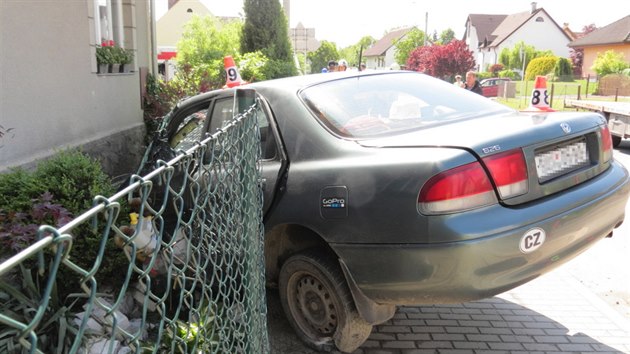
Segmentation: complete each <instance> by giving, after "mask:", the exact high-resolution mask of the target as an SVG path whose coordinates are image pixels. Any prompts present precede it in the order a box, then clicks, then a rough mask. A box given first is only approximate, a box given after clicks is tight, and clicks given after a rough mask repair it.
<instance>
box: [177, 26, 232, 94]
mask: <svg viewBox="0 0 630 354" xmlns="http://www.w3.org/2000/svg"><path fill="white" fill-rule="evenodd" d="M240 33H241V23H240V22H237V21H233V22H229V23H226V24H223V25H221V24H220V23H219V22H218V21H217V20H216V19H215V18H214V17H212V16H204V17H199V16H196V15H195V16H193V17H192V18H191V19H190V21H188V22H187V23H186V24H185V25H184V31H183V33H182V38H181V39H180V40H179V42H177V67H178V70H177V74H176V76H175V78H174V79H173V81H174V83H173V84H174V85H175V86H178V87H179V89H178V90H177V91H178V92H179V91H181V92H183V94H185V95H193V94H196V93H199V92H204V91H208V90H211V89H214V88H218V87H221V85H222V84H223V82H224V81H225V79H224V78H225V72H224V68H223V57H224V56H226V55H232V56H235V57H236V56H238V53H239V51H238V43H239V40H240Z"/></svg>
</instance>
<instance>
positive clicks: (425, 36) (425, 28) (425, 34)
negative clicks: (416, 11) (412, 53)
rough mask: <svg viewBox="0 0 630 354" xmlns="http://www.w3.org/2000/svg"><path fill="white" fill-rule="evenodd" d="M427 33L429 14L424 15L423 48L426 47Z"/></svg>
mask: <svg viewBox="0 0 630 354" xmlns="http://www.w3.org/2000/svg"><path fill="white" fill-rule="evenodd" d="M428 33H429V12H428V11H427V12H426V13H425V15H424V46H425V47H426V46H427V36H428Z"/></svg>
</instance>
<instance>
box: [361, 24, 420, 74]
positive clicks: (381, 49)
mask: <svg viewBox="0 0 630 354" xmlns="http://www.w3.org/2000/svg"><path fill="white" fill-rule="evenodd" d="M412 29H413V27H409V28H402V29H399V30H395V31H391V32H389V33H387V34H386V35H385V36H384V37H383V38H381V39H379V40H378V41H376V43H374V45H372V46H371V47H370V48H368V49H366V50H365V51H364V52H363V62H365V65H366V66H367V68H368V69H390V68H392V65H394V66H397V65H398V64H396V59H395V58H394V56H395V55H396V43H397V42H398V41H400V40H401V39H404V38H405V36H407V34H408V33H409V31H411V30H412Z"/></svg>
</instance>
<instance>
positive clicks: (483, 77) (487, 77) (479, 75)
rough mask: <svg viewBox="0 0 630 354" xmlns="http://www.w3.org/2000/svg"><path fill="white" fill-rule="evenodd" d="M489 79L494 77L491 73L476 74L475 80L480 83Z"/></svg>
mask: <svg viewBox="0 0 630 354" xmlns="http://www.w3.org/2000/svg"><path fill="white" fill-rule="evenodd" d="M462 76H463V75H462ZM491 77H494V76H493V75H492V73H491V72H488V71H485V72H481V73H477V80H479V81H481V80H483V79H489V78H491Z"/></svg>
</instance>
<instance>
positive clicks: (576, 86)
mask: <svg viewBox="0 0 630 354" xmlns="http://www.w3.org/2000/svg"><path fill="white" fill-rule="evenodd" d="M515 83H516V98H502V97H497V98H496V101H497V102H499V103H502V104H504V105H506V106H508V107H511V108H514V109H518V110H521V109H525V108H527V107H529V103H530V99H531V93H532V90H533V87H534V81H525V82H523V81H515ZM547 91H548V93H549V96H550V103H551V104H550V106H551V108H552V109H554V110H557V111H575V108H573V107H565V106H564V100H565V99H578V94H579V99H582V100H585V99H588V100H596V101H613V100H614V99H615V98H614V97H609V96H596V95H595V92H596V91H597V83H593V82H590V83H587V82H586V80H576V81H574V82H551V83H550V82H547ZM619 100H621V101H628V102H630V98H627V97H626V98H621V99H619Z"/></svg>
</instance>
